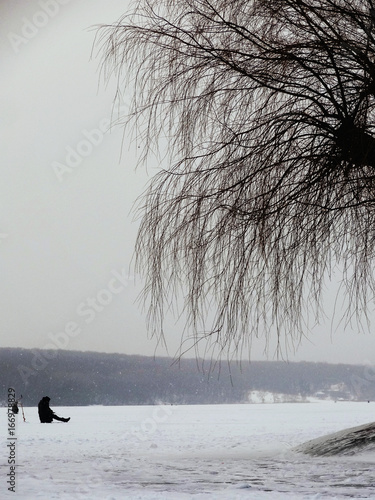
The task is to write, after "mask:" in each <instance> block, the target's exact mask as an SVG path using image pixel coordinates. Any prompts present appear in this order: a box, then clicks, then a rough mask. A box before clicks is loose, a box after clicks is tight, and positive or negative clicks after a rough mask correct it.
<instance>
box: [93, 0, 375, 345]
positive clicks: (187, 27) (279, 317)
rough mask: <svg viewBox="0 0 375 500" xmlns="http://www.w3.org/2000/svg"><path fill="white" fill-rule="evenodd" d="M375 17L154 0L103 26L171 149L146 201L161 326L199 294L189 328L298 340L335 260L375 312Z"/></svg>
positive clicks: (361, 4) (107, 47)
mask: <svg viewBox="0 0 375 500" xmlns="http://www.w3.org/2000/svg"><path fill="white" fill-rule="evenodd" d="M374 23H375V8H374V5H373V2H372V1H371V0H352V1H350V2H348V1H346V0H299V1H295V0H233V1H231V2H228V1H224V0H158V1H156V0H139V1H138V2H137V3H136V4H135V5H134V9H133V10H132V12H131V13H129V14H126V15H125V16H124V17H123V18H122V19H120V20H119V21H118V22H117V23H116V24H114V25H112V26H105V27H102V28H101V32H100V37H99V40H100V43H101V49H102V51H103V54H104V63H105V65H106V68H107V69H108V70H109V71H110V72H111V71H113V72H115V73H116V74H117V77H118V85H119V92H121V90H122V89H123V88H125V86H126V85H131V86H132V87H133V88H134V100H133V108H132V117H133V118H135V123H136V127H137V131H138V135H139V137H140V138H141V140H142V141H143V144H144V147H145V149H144V152H145V156H147V154H148V153H149V152H151V151H153V150H154V149H155V147H157V146H158V145H160V144H161V145H162V146H161V149H163V148H164V146H165V147H166V149H167V151H168V156H166V157H165V158H163V161H162V168H161V169H160V171H159V172H158V173H157V174H156V175H155V176H154V178H153V180H152V182H151V185H150V188H149V190H148V191H147V193H146V194H145V196H144V197H143V198H142V201H141V203H140V205H139V209H140V211H141V214H142V220H141V226H140V231H139V235H138V239H137V247H136V251H137V256H138V260H137V262H138V268H139V270H141V272H142V273H143V275H144V276H145V280H146V284H145V289H144V293H145V297H146V299H148V300H149V305H150V308H149V321H150V328H151V329H152V332H155V333H157V334H159V335H163V318H164V315H165V310H166V308H168V307H169V306H170V304H171V303H173V302H174V301H175V300H176V298H177V300H178V297H183V299H184V308H185V312H186V315H187V316H186V317H187V329H188V330H189V329H190V328H191V329H192V331H193V332H194V334H195V335H196V338H197V339H198V338H201V337H205V338H209V339H211V340H212V342H213V343H217V344H218V345H219V346H220V348H221V349H223V350H227V351H228V352H236V351H237V352H238V351H242V349H243V348H244V346H246V345H247V344H248V343H249V342H251V339H252V338H253V337H254V336H259V335H263V334H265V336H266V339H267V338H268V337H267V335H268V334H269V333H270V332H271V331H274V332H276V335H278V336H281V335H282V334H283V333H285V334H286V335H287V337H288V338H289V339H291V340H292V341H293V340H294V341H298V339H299V338H300V337H301V335H304V334H305V333H306V328H307V325H306V321H305V319H306V315H307V314H308V312H309V311H311V310H313V314H314V317H315V318H316V319H317V320H319V317H320V314H321V306H322V304H321V299H322V289H323V286H324V283H325V280H326V279H327V278H328V279H329V276H330V275H331V273H332V272H333V269H335V267H338V268H339V269H340V271H341V273H342V275H341V279H342V284H343V285H344V287H345V290H346V294H347V299H348V302H347V311H346V312H347V315H348V317H351V315H352V314H354V315H355V316H356V317H357V319H358V320H359V321H360V320H361V318H362V317H363V314H366V311H367V310H368V305H369V303H370V301H372V299H373V292H374V288H375V287H374V285H375V282H374V274H373V270H372V268H373V262H374V250H375V232H374V229H375V176H374V173H375V170H374V169H375V121H374V116H375V115H374V110H375V107H374V104H375V100H374V97H375V38H374V34H375V27H374ZM208 310H213V311H214V312H215V316H214V319H213V322H212V323H211V324H208V325H207V324H206V318H207V311H208Z"/></svg>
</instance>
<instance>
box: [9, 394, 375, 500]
mask: <svg viewBox="0 0 375 500" xmlns="http://www.w3.org/2000/svg"><path fill="white" fill-rule="evenodd" d="M51 397H52V396H51ZM51 407H52V408H53V409H54V410H55V411H56V413H57V414H58V415H61V416H70V417H71V421H70V422H69V423H67V424H64V423H60V422H54V423H52V424H40V423H39V420H38V415H37V409H36V408H25V416H26V420H27V422H26V423H24V422H23V420H22V415H21V414H19V415H18V416H17V426H16V437H17V441H16V453H17V455H16V461H17V474H16V490H17V491H16V494H14V493H11V492H8V491H7V488H8V486H9V485H8V484H7V483H6V482H7V474H8V473H9V465H8V450H9V448H8V447H7V443H9V441H7V438H8V435H7V414H6V412H7V410H6V409H5V408H3V409H2V410H1V411H2V415H3V416H2V420H1V421H2V426H3V432H2V433H1V436H2V448H1V449H2V453H1V462H0V464H1V471H2V481H1V486H0V488H1V489H0V497H1V498H22V499H23V500H35V499H49V500H50V499H69V500H72V499H77V500H78V499H108V500H109V499H111V500H114V499H139V500H143V499H155V500H160V499H166V500H168V499H177V500H178V499H183V500H184V499H190V498H193V499H196V500H203V499H205V500H207V499H230V500H236V499H239V500H240V499H245V498H246V499H285V498H287V499H288V500H292V499H318V498H319V499H321V498H375V476H374V467H375V452H372V453H371V452H363V453H361V454H357V455H356V456H352V457H348V456H345V457H344V456H342V457H309V456H305V455H301V454H298V453H295V452H294V451H292V447H294V446H295V445H297V444H300V443H303V442H304V441H307V440H309V439H313V438H316V437H319V436H322V435H324V434H328V433H331V432H336V431H339V430H342V429H345V428H347V427H352V426H356V425H361V424H365V423H369V422H372V421H374V420H375V403H353V402H337V403H334V402H317V403H300V404H297V403H294V404H293V403H290V404H286V403H283V404H248V405H207V406H138V407H134V406H128V407H108V406H94V407H69V408H67V407H54V406H53V399H52V400H51Z"/></svg>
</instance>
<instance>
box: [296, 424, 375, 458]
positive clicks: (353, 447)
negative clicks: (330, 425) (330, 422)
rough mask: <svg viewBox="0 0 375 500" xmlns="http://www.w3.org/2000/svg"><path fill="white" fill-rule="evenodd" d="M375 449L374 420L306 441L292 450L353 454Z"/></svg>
mask: <svg viewBox="0 0 375 500" xmlns="http://www.w3.org/2000/svg"><path fill="white" fill-rule="evenodd" d="M374 449H375V422H373V423H371V424H366V425H360V426H358V427H351V428H350V429H345V430H343V431H340V432H335V433H334V434H329V435H327V436H323V437H320V438H317V439H313V440H311V441H307V442H306V443H304V444H301V445H299V446H297V447H295V448H294V451H297V452H300V453H306V454H309V455H315V456H323V455H354V454H355V453H358V452H359V451H361V452H362V451H370V450H374Z"/></svg>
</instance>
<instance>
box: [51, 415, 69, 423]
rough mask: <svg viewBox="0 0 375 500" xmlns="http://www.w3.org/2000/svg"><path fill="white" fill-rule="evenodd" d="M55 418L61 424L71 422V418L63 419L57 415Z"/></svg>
mask: <svg viewBox="0 0 375 500" xmlns="http://www.w3.org/2000/svg"><path fill="white" fill-rule="evenodd" d="M53 418H54V419H55V420H59V421H60V422H69V420H70V417H69V418H63V417H58V416H57V415H54V416H53Z"/></svg>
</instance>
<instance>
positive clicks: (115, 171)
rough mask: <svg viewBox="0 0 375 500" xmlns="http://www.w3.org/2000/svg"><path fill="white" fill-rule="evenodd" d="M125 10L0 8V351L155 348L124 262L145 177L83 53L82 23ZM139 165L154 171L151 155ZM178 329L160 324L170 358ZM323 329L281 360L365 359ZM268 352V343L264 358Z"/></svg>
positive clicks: (118, 3)
mask: <svg viewBox="0 0 375 500" xmlns="http://www.w3.org/2000/svg"><path fill="white" fill-rule="evenodd" d="M126 6H127V2H126V1H123V0H106V1H103V0H70V1H69V0H61V1H59V0H39V1H37V0H7V1H2V2H1V3H0V16H1V17H0V22H1V31H0V33H1V40H0V42H1V45H0V57H1V65H2V71H1V80H0V96H1V97H0V99H1V108H2V113H1V125H0V126H1V131H0V132H1V133H0V137H1V180H2V182H1V183H0V189H1V196H0V199H1V207H2V208H1V211H0V263H1V264H0V265H1V290H2V295H1V315H0V332H1V346H2V347H25V348H45V347H53V346H57V347H64V348H66V349H73V350H91V351H103V352H121V353H126V354H145V355H153V354H154V353H155V352H156V354H157V355H165V354H167V351H166V350H165V348H163V347H161V346H159V347H158V348H157V349H156V347H157V346H156V342H155V341H154V340H150V339H148V338H147V333H146V319H145V314H144V313H143V312H142V310H141V309H140V307H139V306H137V305H136V304H135V301H136V297H137V295H138V294H139V292H140V290H141V282H140V279H139V277H135V276H134V275H133V271H132V268H131V259H132V255H133V246H134V241H135V235H136V232H137V222H136V221H134V215H132V214H131V213H130V212H131V209H132V206H133V204H134V202H135V200H136V199H137V197H138V196H139V195H140V194H141V193H142V191H143V189H144V188H145V185H146V183H147V180H148V175H147V173H146V171H145V169H142V168H138V169H137V170H135V167H136V161H137V159H136V151H137V148H136V147H135V145H134V144H132V143H131V142H130V140H129V138H128V137H126V136H125V137H124V141H123V133H122V129H121V127H116V126H113V127H111V130H110V131H108V128H109V124H110V123H111V117H112V122H113V98H114V93H115V82H111V83H110V84H109V85H107V86H106V85H105V84H104V82H103V80H102V79H100V75H99V71H98V68H99V64H100V59H99V58H98V57H91V51H92V47H93V41H94V37H95V31H94V30H93V29H90V28H92V27H93V26H94V25H98V24H102V23H111V22H114V21H116V20H117V19H118V18H119V17H120V15H121V14H122V13H123V12H124V11H125V10H126ZM125 101H126V97H125ZM125 104H126V103H125ZM149 167H150V168H149V169H148V172H149V175H152V173H153V172H155V171H156V169H157V167H158V165H157V162H156V160H155V163H154V164H151V165H150V166H149ZM327 300H328V303H330V298H328V299H327ZM328 305H329V304H328ZM328 313H329V314H328V316H330V312H329V307H328ZM181 328H182V326H181V325H179V324H177V325H174V324H173V321H172V320H170V321H169V328H168V331H167V344H168V346H169V350H168V352H169V354H170V355H174V354H175V352H176V350H177V347H178V344H179V339H180V334H181ZM331 330H332V329H331V324H330V318H329V317H328V318H327V321H326V322H325V323H323V324H322V325H320V326H319V327H317V328H315V329H314V331H313V333H312V334H310V335H309V338H308V340H307V339H306V340H304V341H303V342H302V344H301V346H300V347H299V349H298V350H297V351H296V352H294V351H290V352H289V356H288V357H289V360H290V361H300V360H307V361H327V362H344V363H363V364H367V363H372V362H373V360H375V356H374V355H373V354H375V335H371V334H359V333H358V331H357V330H356V328H354V327H353V328H347V329H346V331H344V329H343V328H341V327H339V328H337V329H333V331H331ZM155 349H156V351H155ZM263 351H264V341H263V340H261V341H260V342H259V343H258V344H256V345H255V346H254V348H253V350H252V357H253V359H267V356H266V355H265V354H264V352H263ZM192 354H193V353H192ZM273 354H274V351H273V347H272V343H271V347H270V350H269V354H268V359H273Z"/></svg>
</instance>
